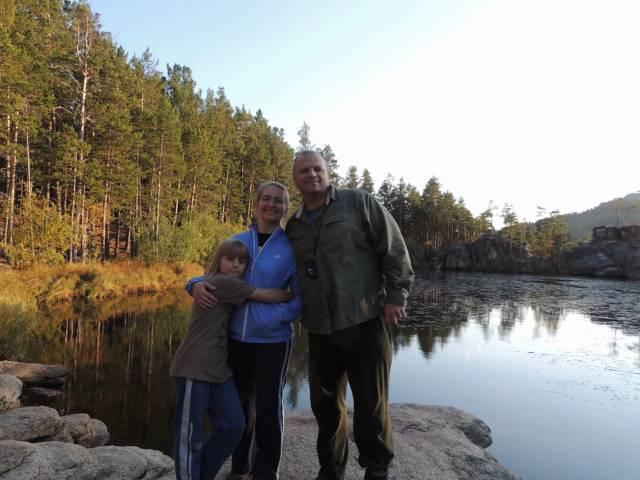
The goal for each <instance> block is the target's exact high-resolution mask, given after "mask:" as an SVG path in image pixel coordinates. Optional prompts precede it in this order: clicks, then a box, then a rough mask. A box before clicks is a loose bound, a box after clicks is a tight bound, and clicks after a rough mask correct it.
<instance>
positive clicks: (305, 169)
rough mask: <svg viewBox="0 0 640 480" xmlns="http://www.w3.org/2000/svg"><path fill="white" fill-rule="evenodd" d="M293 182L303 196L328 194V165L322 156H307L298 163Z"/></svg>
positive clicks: (295, 167)
mask: <svg viewBox="0 0 640 480" xmlns="http://www.w3.org/2000/svg"><path fill="white" fill-rule="evenodd" d="M293 181H294V182H295V184H296V187H298V190H300V193H302V195H305V194H313V193H320V192H326V191H327V188H329V172H328V171H327V164H326V163H325V161H324V159H323V158H322V157H321V156H320V155H317V154H309V155H305V156H304V157H301V158H299V159H298V160H297V161H296V164H295V166H294V170H293Z"/></svg>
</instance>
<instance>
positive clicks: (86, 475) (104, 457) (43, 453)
mask: <svg viewBox="0 0 640 480" xmlns="http://www.w3.org/2000/svg"><path fill="white" fill-rule="evenodd" d="M172 478H175V475H174V474H173V460H171V458H169V457H167V456H166V455H163V454H162V453H160V452H157V451H154V450H143V449H140V448H136V447H98V448H92V449H86V448H84V447H81V446H80V445H74V444H70V443H62V442H45V443H37V444H32V443H26V442H18V441H0V480H129V479H131V480H133V479H136V480H138V479H139V480H168V479H172Z"/></svg>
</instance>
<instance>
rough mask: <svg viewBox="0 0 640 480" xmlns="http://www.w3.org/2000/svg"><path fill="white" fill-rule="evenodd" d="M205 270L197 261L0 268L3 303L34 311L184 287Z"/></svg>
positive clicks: (0, 288) (0, 302)
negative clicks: (72, 303) (75, 301)
mask: <svg viewBox="0 0 640 480" xmlns="http://www.w3.org/2000/svg"><path fill="white" fill-rule="evenodd" d="M201 273H202V267H200V266H199V265H195V264H176V263H159V264H153V265H143V264H140V263H136V262H117V263H110V264H109V263H108V264H99V263H90V264H74V265H63V266H57V267H46V266H41V267H33V268H31V269H27V270H13V269H4V270H1V271H0V305H5V306H7V305H19V306H21V308H23V309H24V310H27V311H35V310H37V309H38V305H39V304H40V305H42V304H45V305H55V304H57V303H61V302H68V301H72V300H75V299H83V298H84V299H92V300H101V299H107V298H119V297H127V296H132V295H145V294H150V293H156V292H162V291H166V290H172V289H179V288H182V287H183V286H184V284H185V282H186V281H187V280H188V279H189V278H191V277H192V276H195V275H200V274H201Z"/></svg>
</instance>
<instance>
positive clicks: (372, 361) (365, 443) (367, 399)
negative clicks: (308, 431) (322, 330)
mask: <svg viewBox="0 0 640 480" xmlns="http://www.w3.org/2000/svg"><path fill="white" fill-rule="evenodd" d="M391 357H392V348H391V338H390V334H389V329H388V327H387V326H386V325H385V323H384V319H383V318H381V317H375V318H372V319H371V320H368V321H366V322H364V323H362V324H360V325H356V326H354V327H350V328H348V329H346V330H342V331H340V332H336V333H334V334H332V335H316V334H311V333H310V334H309V388H310V391H311V409H312V410H313V413H314V415H315V417H316V420H317V421H318V443H317V449H318V460H319V461H320V472H319V474H318V478H319V479H323V480H324V479H327V480H342V479H343V478H344V474H345V467H346V464H347V453H348V424H347V404H346V388H347V382H348V383H349V384H350V385H351V391H352V393H353V401H354V406H353V430H354V437H355V442H356V445H357V446H358V451H359V457H358V462H359V463H360V465H361V466H362V467H365V468H367V474H368V475H370V474H371V473H373V472H384V471H385V470H386V469H387V466H388V465H389V462H391V459H392V458H393V443H392V438H391V420H390V418H389V402H388V400H389V370H390V368H391Z"/></svg>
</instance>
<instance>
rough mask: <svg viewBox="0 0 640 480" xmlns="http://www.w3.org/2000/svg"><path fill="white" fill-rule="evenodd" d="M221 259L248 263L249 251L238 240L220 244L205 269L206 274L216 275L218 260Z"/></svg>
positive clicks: (218, 266)
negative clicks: (234, 259) (237, 259)
mask: <svg viewBox="0 0 640 480" xmlns="http://www.w3.org/2000/svg"><path fill="white" fill-rule="evenodd" d="M222 257H227V258H239V259H240V260H244V261H245V262H247V263H249V259H250V258H251V257H250V255H249V249H248V248H247V246H246V245H245V244H244V243H242V242H241V241H240V240H236V239H234V238H229V239H227V240H225V241H224V242H222V243H221V244H220V245H219V246H218V248H217V249H216V253H214V254H213V259H212V260H211V263H210V264H209V268H207V272H206V273H207V274H212V273H217V272H218V269H219V268H220V259H221V258H222Z"/></svg>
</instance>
